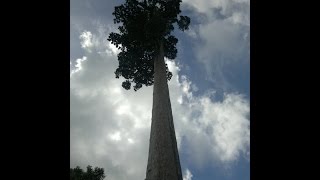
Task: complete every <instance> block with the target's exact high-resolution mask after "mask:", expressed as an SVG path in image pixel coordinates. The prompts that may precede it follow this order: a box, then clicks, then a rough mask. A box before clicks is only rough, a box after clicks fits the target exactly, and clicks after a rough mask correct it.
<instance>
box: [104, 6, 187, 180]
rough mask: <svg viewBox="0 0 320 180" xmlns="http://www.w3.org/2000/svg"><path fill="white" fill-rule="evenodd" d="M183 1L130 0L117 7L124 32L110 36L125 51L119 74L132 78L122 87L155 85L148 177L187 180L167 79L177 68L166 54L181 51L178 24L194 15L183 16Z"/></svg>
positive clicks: (116, 14) (120, 57)
mask: <svg viewBox="0 0 320 180" xmlns="http://www.w3.org/2000/svg"><path fill="white" fill-rule="evenodd" d="M180 3H181V0H143V1H138V0H126V1H125V3H124V4H122V5H120V6H116V7H115V11H114V12H113V15H114V17H115V18H114V23H120V26H119V28H118V30H119V32H118V33H116V32H112V33H110V35H109V38H108V40H109V41H111V43H112V44H114V45H115V46H116V47H117V48H118V49H120V50H121V52H120V53H119V54H118V60H119V67H118V68H117V69H116V71H115V75H116V78H119V77H120V76H122V77H124V78H125V79H126V80H125V81H124V82H123V83H122V87H123V88H125V89H127V90H129V89H130V88H131V83H134V85H133V88H134V90H135V91H136V90H138V89H140V88H141V87H142V85H145V86H150V85H153V84H154V89H153V107H152V123H151V133H150V145H149V157H148V165H147V172H146V179H147V180H163V179H168V180H182V174H181V167H180V160H179V155H178V150H177V143H176V136H175V131H174V124H173V118H172V112H171V103H170V95H169V89H168V84H167V80H170V79H171V77H172V73H171V72H170V71H169V70H168V67H167V65H166V64H165V62H164V57H167V58H168V59H174V58H176V56H177V48H176V44H177V42H178V39H177V38H175V37H174V36H173V35H171V32H172V31H173V30H174V24H175V23H176V24H177V26H178V28H179V29H180V30H182V31H184V30H187V29H188V27H189V24H190V18H189V17H187V16H178V15H179V14H180V12H181V10H180Z"/></svg>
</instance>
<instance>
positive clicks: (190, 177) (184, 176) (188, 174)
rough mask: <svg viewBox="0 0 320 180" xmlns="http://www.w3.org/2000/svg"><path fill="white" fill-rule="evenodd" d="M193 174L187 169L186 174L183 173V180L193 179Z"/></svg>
mask: <svg viewBox="0 0 320 180" xmlns="http://www.w3.org/2000/svg"><path fill="white" fill-rule="evenodd" d="M192 177H193V175H192V174H191V172H190V170H189V169H186V171H185V173H184V175H183V180H192Z"/></svg>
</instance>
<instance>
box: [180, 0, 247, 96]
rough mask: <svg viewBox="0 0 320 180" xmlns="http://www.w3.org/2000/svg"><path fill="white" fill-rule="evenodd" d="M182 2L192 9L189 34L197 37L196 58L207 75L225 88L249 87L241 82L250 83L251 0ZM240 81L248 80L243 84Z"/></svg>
mask: <svg viewBox="0 0 320 180" xmlns="http://www.w3.org/2000/svg"><path fill="white" fill-rule="evenodd" d="M182 4H183V6H182V7H183V9H182V11H186V12H189V11H190V12H189V14H190V16H191V19H192V21H191V25H190V31H186V34H187V35H188V37H189V38H190V39H193V41H192V48H193V52H194V54H195V57H196V58H195V59H196V61H198V62H199V63H200V64H202V65H203V66H204V67H205V70H206V74H207V77H206V79H207V80H209V81H211V82H212V83H213V84H214V86H215V88H216V89H217V90H220V91H221V92H226V91H227V92H234V91H238V90H239V89H246V90H248V89H249V88H248V87H245V88H243V87H241V86H244V85H246V86H247V85H248V84H249V82H247V81H249V78H248V77H249V72H250V71H249V66H250V1H249V0H211V1H209V0H199V1H192V0H185V1H183V3H182ZM199 17H201V18H199ZM244 69H246V70H244ZM243 77H244V78H243ZM240 81H241V82H244V81H245V82H244V83H242V84H241V85H239V83H238V82H240ZM246 93H248V92H246Z"/></svg>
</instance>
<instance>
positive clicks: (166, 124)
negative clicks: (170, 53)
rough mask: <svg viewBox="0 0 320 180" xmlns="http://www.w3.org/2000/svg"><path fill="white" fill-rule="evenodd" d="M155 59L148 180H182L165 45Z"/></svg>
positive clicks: (161, 46) (161, 44)
mask: <svg viewBox="0 0 320 180" xmlns="http://www.w3.org/2000/svg"><path fill="white" fill-rule="evenodd" d="M159 46H160V49H159V53H158V55H157V56H156V58H155V59H154V71H155V72H154V87H153V106H152V123H151V132H150V145H149V156H148V165H147V172H146V180H182V174H181V166H180V160H179V154H178V148H177V141H176V135H175V131H174V125H173V118H172V111H171V103H170V96H169V88H168V83H167V76H166V66H165V62H164V52H163V43H162V42H160V45H159Z"/></svg>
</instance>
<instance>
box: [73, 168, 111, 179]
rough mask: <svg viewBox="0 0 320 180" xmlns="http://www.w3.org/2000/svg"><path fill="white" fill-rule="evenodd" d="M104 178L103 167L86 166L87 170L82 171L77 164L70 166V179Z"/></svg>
mask: <svg viewBox="0 0 320 180" xmlns="http://www.w3.org/2000/svg"><path fill="white" fill-rule="evenodd" d="M104 178H105V175H104V170H103V168H98V167H95V168H94V169H92V166H87V172H84V171H83V170H82V169H81V168H80V167H79V166H77V167H76V168H74V169H73V168H70V180H103V179H104Z"/></svg>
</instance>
